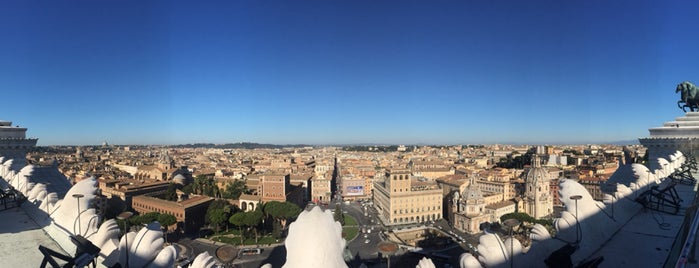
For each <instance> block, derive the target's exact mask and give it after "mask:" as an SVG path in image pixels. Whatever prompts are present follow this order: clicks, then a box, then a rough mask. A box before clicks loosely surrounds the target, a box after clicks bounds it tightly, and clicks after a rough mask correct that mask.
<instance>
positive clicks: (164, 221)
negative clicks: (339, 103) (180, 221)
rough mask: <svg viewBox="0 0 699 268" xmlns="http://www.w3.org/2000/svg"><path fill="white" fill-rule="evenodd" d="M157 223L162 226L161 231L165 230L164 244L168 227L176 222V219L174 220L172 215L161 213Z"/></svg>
mask: <svg viewBox="0 0 699 268" xmlns="http://www.w3.org/2000/svg"><path fill="white" fill-rule="evenodd" d="M158 222H159V223H160V226H162V227H163V229H165V231H164V233H165V242H167V233H168V231H169V229H170V226H171V225H173V224H175V223H176V222H177V218H175V216H174V215H172V214H166V213H161V214H160V215H158Z"/></svg>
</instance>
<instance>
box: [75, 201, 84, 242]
mask: <svg viewBox="0 0 699 268" xmlns="http://www.w3.org/2000/svg"><path fill="white" fill-rule="evenodd" d="M73 197H74V198H75V199H77V200H78V235H80V234H82V230H80V225H81V222H80V198H83V197H85V195H83V194H73ZM73 232H75V225H73Z"/></svg>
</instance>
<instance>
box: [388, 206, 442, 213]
mask: <svg viewBox="0 0 699 268" xmlns="http://www.w3.org/2000/svg"><path fill="white" fill-rule="evenodd" d="M432 210H442V208H441V207H436V206H432V207H427V208H425V207H421V208H418V209H412V208H411V209H410V212H408V209H405V210H403V209H394V210H393V214H403V213H415V212H425V211H432Z"/></svg>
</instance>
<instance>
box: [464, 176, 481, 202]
mask: <svg viewBox="0 0 699 268" xmlns="http://www.w3.org/2000/svg"><path fill="white" fill-rule="evenodd" d="M461 196H462V197H461V198H463V199H464V200H476V199H483V192H481V189H480V188H479V187H478V185H477V184H476V180H475V179H474V178H473V177H472V178H471V180H470V183H469V184H468V187H466V189H465V190H464V192H463V193H461Z"/></svg>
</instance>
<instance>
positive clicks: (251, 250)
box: [240, 248, 262, 256]
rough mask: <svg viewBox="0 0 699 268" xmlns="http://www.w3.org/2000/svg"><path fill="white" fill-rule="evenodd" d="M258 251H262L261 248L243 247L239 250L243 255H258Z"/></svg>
mask: <svg viewBox="0 0 699 268" xmlns="http://www.w3.org/2000/svg"><path fill="white" fill-rule="evenodd" d="M260 253H262V249H260V248H244V249H241V250H240V255H243V256H251V255H258V254H260Z"/></svg>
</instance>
